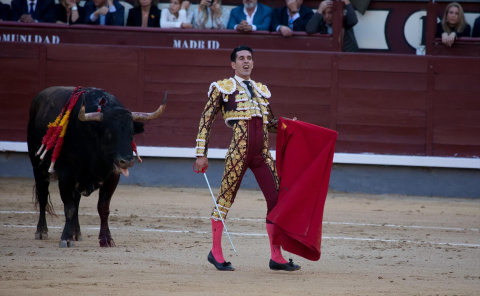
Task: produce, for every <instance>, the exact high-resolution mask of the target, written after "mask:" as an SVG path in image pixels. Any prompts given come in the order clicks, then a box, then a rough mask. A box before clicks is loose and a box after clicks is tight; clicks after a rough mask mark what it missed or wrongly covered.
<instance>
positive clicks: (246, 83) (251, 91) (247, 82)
mask: <svg viewBox="0 0 480 296" xmlns="http://www.w3.org/2000/svg"><path fill="white" fill-rule="evenodd" d="M243 83H245V85H246V86H247V89H248V91H249V92H250V95H251V97H252V98H253V97H254V96H255V95H254V94H253V89H252V86H251V85H250V81H249V80H244V81H243Z"/></svg>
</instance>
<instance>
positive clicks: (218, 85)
mask: <svg viewBox="0 0 480 296" xmlns="http://www.w3.org/2000/svg"><path fill="white" fill-rule="evenodd" d="M230 59H231V66H232V69H233V70H235V76H234V77H233V78H229V79H225V80H220V81H217V82H213V83H212V84H211V85H210V89H209V90H208V102H207V104H206V106H205V109H204V111H203V113H202V116H201V119H200V125H199V129H198V135H197V140H196V149H195V150H196V152H195V153H196V154H195V155H196V156H197V160H196V162H195V168H196V169H197V170H205V169H206V168H207V166H208V158H207V153H208V141H209V137H210V131H211V127H212V124H213V121H214V119H215V116H216V115H217V113H218V112H219V111H220V110H221V111H222V115H223V119H224V120H225V123H226V125H227V126H228V127H230V128H232V130H233V136H232V140H231V143H230V147H229V148H228V152H227V154H226V156H225V169H224V173H223V177H222V182H221V185H220V192H219V195H218V197H217V204H218V208H219V211H220V212H219V211H218V210H217V208H216V207H214V209H213V211H212V217H211V222H212V240H213V244H212V250H211V251H210V253H209V254H208V257H207V259H208V261H209V262H210V263H212V264H213V265H214V266H215V267H216V268H217V269H219V270H234V267H233V266H232V264H231V263H230V262H226V261H225V259H224V257H223V252H222V245H221V242H222V233H223V223H222V221H221V219H220V215H221V216H222V218H223V219H225V218H226V216H227V214H228V211H229V210H230V208H231V207H232V205H233V202H234V201H235V196H236V195H237V191H238V188H239V187H240V183H241V181H242V178H243V176H244V174H245V172H246V170H247V169H248V168H250V170H251V171H252V172H253V174H254V175H255V179H256V180H257V182H258V185H259V186H260V189H261V190H262V193H263V195H264V196H265V200H266V202H267V215H268V213H270V211H271V210H272V209H273V208H274V207H275V205H276V204H277V200H278V189H279V184H280V182H279V178H278V174H277V170H276V166H275V161H274V160H273V158H272V156H271V154H270V151H269V150H268V133H269V132H272V133H276V132H277V123H278V120H277V119H276V118H275V117H274V115H273V113H272V110H271V107H270V104H269V101H268V100H269V99H270V96H271V94H270V91H269V90H268V88H267V86H265V85H263V84H261V83H259V82H255V81H253V80H251V79H250V74H251V72H252V70H253V51H252V49H251V48H250V47H248V46H239V47H237V48H235V49H234V50H233V52H232V54H231V55H230ZM266 228H267V233H268V237H269V241H270V249H271V259H270V261H269V267H270V269H272V270H286V271H295V270H299V269H300V266H298V265H296V264H294V263H293V261H292V260H291V259H290V261H289V262H288V261H287V260H285V258H284V257H283V255H282V252H281V246H280V243H279V242H278V240H276V233H277V232H278V231H280V230H279V229H278V228H277V226H275V224H273V223H271V221H268V220H266Z"/></svg>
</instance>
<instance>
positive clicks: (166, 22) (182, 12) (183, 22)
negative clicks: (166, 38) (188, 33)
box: [160, 0, 193, 29]
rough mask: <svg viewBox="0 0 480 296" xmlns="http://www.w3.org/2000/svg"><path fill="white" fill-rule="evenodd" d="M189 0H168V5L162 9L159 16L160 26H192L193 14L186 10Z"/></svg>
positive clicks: (181, 27) (180, 27) (184, 27)
mask: <svg viewBox="0 0 480 296" xmlns="http://www.w3.org/2000/svg"><path fill="white" fill-rule="evenodd" d="M188 8H190V1H187V0H170V7H169V8H164V9H162V16H161V17H160V27H161V28H179V29H191V28H193V24H192V21H193V14H192V13H190V12H188Z"/></svg>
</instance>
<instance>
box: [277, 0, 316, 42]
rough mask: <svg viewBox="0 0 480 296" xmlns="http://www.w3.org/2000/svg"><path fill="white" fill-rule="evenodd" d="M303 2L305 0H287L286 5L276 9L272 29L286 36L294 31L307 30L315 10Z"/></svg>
mask: <svg viewBox="0 0 480 296" xmlns="http://www.w3.org/2000/svg"><path fill="white" fill-rule="evenodd" d="M302 3H303V0H285V4H286V6H284V7H280V8H277V9H275V10H274V11H273V14H272V28H271V31H273V32H280V33H282V35H283V36H284V37H290V36H292V34H293V31H305V27H306V26H307V23H308V21H309V20H310V19H311V18H312V16H313V11H312V10H311V9H310V8H308V7H305V6H302Z"/></svg>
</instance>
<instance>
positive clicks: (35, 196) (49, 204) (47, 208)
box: [32, 184, 58, 218]
mask: <svg viewBox="0 0 480 296" xmlns="http://www.w3.org/2000/svg"><path fill="white" fill-rule="evenodd" d="M32 201H33V204H34V205H35V210H38V204H39V201H38V190H37V185H36V184H35V185H33V197H32ZM45 211H46V212H47V213H48V214H50V215H53V216H55V217H57V218H58V216H57V213H55V209H54V208H53V205H52V201H51V199H50V193H48V197H47V204H46V206H45Z"/></svg>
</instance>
